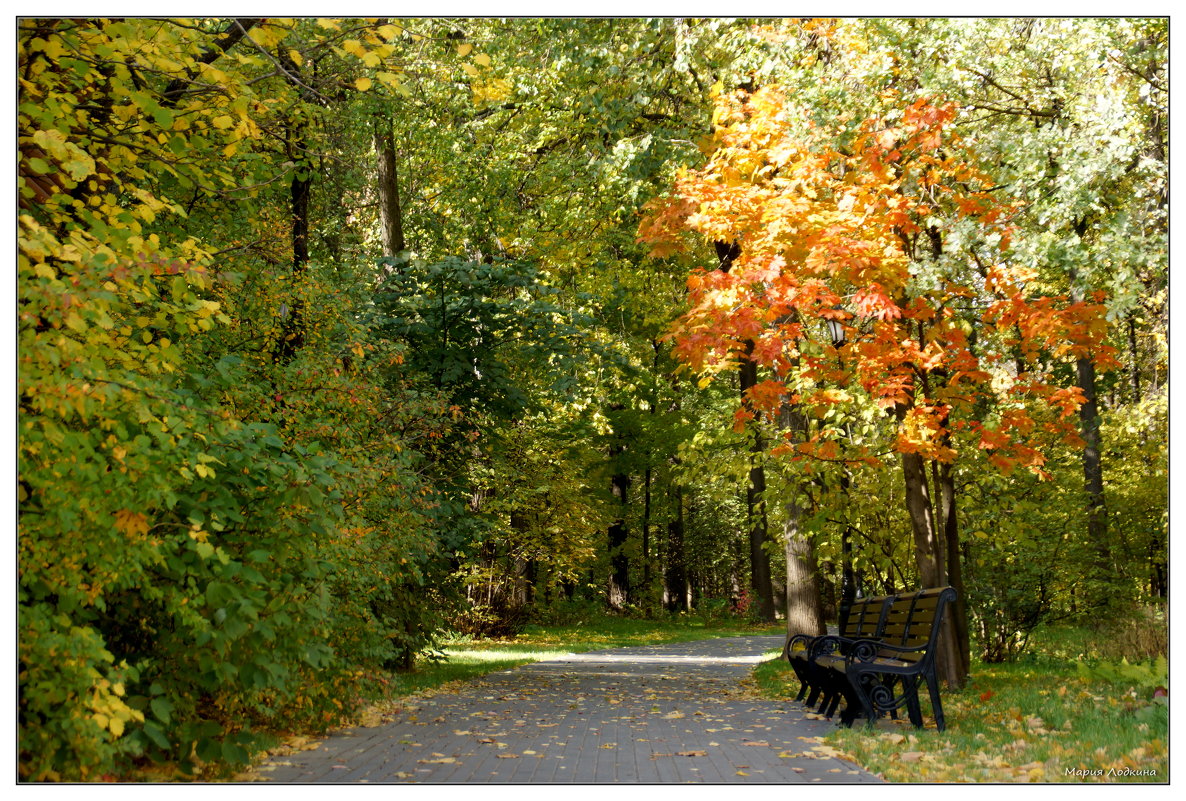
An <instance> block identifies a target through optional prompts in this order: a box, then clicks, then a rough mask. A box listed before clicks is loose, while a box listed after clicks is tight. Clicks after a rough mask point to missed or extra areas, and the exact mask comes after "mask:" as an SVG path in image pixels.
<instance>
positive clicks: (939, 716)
mask: <svg viewBox="0 0 1186 801" xmlns="http://www.w3.org/2000/svg"><path fill="white" fill-rule="evenodd" d="M927 690H929V691H930V693H931V710H932V711H933V712H934V713H935V728H936V729H938V730H939V731H943V729H944V728H945V727H946V721H944V720H943V704H942V702H940V700H939V678H938V677H937V676H935V675H934V674H933V673H932V674H929V675H928V676H927Z"/></svg>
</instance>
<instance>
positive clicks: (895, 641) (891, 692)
mask: <svg viewBox="0 0 1186 801" xmlns="http://www.w3.org/2000/svg"><path fill="white" fill-rule="evenodd" d="M954 600H955V590H954V589H952V588H951V587H936V588H933V589H927V590H922V591H920V592H917V593H913V594H909V595H900V596H898V597H897V598H895V599H893V601H892V602H891V603H890V605H889V608H888V609H887V610H886V614H885V619H884V621H883V624H882V627H881V632H880V636H878V637H868V638H860V639H852V638H840V637H830V636H825V637H821V638H819V641H818V642H817V643H815V652H816V655H815V657H814V659H813V664H814V669H815V672H816V676H817V677H818V680H819V681H820V683H821V685H822V687H823V693H824V694H825V696H826V697H829V698H830V704H829V705H828V708H827V714H828V716H829V717H831V714H832V713H834V712H835V709H836V706H837V704H838V702H839V698H840V697H841V696H843V698H844V701H845V709H844V711H843V713H841V716H840V721H841V723H843V724H844V725H846V726H851V725H852V723H853V721H854V720H855V719H856V717H857V716H858V715H861V714H863V715H864V716H865V719H866V720H868V721H869V723H870V724H872V723H873V722H874V721H875V720H876V719H877V717H878V715H880V714H881V713H883V712H890V713H895V712H896V711H897V710H898V709H900V708H901V707H902V706H903V705H905V707H906V709H907V712H908V713H909V716H910V722H911V723H913V724H914V725H915V726H916V727H917V728H922V711H921V709H920V707H919V702H918V689H919V687H920V686H921V685H922V684H923V683H925V684H926V685H927V690H928V692H929V693H930V698H931V708H932V710H933V712H934V715H935V725H936V727H937V728H938V729H939V731H942V730H943V728H944V725H945V723H944V719H943V706H942V704H941V703H940V699H939V680H938V677H937V676H936V674H935V656H936V651H937V642H938V639H939V632H940V630H941V626H942V622H943V614H944V612H945V610H946V608H947V605H948V604H949V603H951V602H952V601H954ZM833 640H835V641H836V642H832V641H833ZM822 710H823V707H821V711H822Z"/></svg>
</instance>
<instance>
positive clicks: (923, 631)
mask: <svg viewBox="0 0 1186 801" xmlns="http://www.w3.org/2000/svg"><path fill="white" fill-rule="evenodd" d="M954 599H955V590H953V589H952V588H951V587H935V588H933V589H928V590H922V591H920V592H915V593H910V594H907V595H899V596H898V597H897V598H896V599H895V600H894V601H893V603H892V604H890V607H889V609H888V610H887V611H886V616H885V627H884V628H883V629H882V636H881V639H882V641H883V642H886V643H889V644H891V645H898V646H901V647H903V648H921V649H922V650H919V651H913V652H910V653H905V654H901V653H897V652H893V651H885V652H883V656H885V657H887V658H890V659H898V660H901V661H905V662H917V661H919V660H921V659H923V658H924V657H925V656H926V655H927V653H928V652H929V651H930V650H931V648H932V647H933V646H934V643H935V640H936V639H937V638H938V636H939V624H940V623H941V622H942V620H943V610H944V608H945V607H946V606H947V604H948V603H950V602H951V601H952V600H954ZM923 646H928V647H927V648H923Z"/></svg>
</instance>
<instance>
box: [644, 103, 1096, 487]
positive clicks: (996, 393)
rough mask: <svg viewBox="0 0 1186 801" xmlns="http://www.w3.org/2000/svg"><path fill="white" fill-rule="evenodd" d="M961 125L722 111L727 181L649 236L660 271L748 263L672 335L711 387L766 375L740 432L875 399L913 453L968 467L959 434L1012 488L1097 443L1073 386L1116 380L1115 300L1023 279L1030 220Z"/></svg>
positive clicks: (767, 106)
mask: <svg viewBox="0 0 1186 801" xmlns="http://www.w3.org/2000/svg"><path fill="white" fill-rule="evenodd" d="M957 113H958V109H957V107H956V105H955V104H954V103H951V102H944V101H943V100H942V99H938V98H926V97H924V98H920V99H918V100H915V101H914V102H912V103H910V104H909V105H906V106H905V107H899V108H897V109H892V110H890V111H888V112H886V113H885V114H883V115H881V116H879V117H874V118H869V119H866V120H864V121H863V122H862V123H860V124H859V125H856V126H854V127H852V128H850V129H849V130H847V131H845V130H843V129H842V128H841V127H840V126H839V125H838V126H837V128H836V129H835V130H829V129H824V128H823V127H821V126H818V125H816V124H813V123H812V122H811V121H810V120H808V119H807V118H806V116H805V115H804V114H802V113H799V112H798V111H797V109H796V108H795V107H794V106H793V105H792V104H791V102H790V101H789V99H788V98H787V97H786V96H784V94H783V93H782V92H781V91H780V90H779V89H778V88H777V87H768V88H764V89H760V90H758V91H755V92H753V93H747V92H744V91H737V92H734V93H722V94H719V95H718V97H717V103H716V111H715V114H714V124H715V128H716V131H715V136H714V143H713V144H714V149H713V150H712V153H711V156H710V157H709V160H708V163H707V164H706V165H705V166H704V167H702V168H701V169H698V170H684V171H683V172H682V173H681V174H680V175H679V176H678V178H677V180H676V183H675V187H674V191H673V193H672V194H671V195H670V196H668V197H665V198H662V199H660V200H658V201H655V202H652V204H651V205H650V206H649V207H648V209H647V212H646V215H645V217H644V220H643V222H642V225H641V226H640V232H639V233H640V239H641V240H642V241H644V242H647V243H649V244H650V245H651V247H652V255H653V256H656V257H662V256H666V255H670V254H672V253H674V252H676V251H679V250H683V249H685V248H686V247H687V245H688V241H689V238H688V237H687V236H686V234H687V233H688V232H693V233H698V234H701V235H703V236H704V237H707V238H708V239H709V240H710V241H713V242H724V243H736V245H737V246H738V247H739V248H740V253H739V255H737V257H736V258H735V259H734V260H732V262H731V263H730V264H729V266H728V269H720V268H719V266H713V267H703V268H699V269H696V270H694V271H693V273H692V274H691V275H690V276H689V278H688V282H687V284H688V290H689V299H690V304H691V308H690V309H689V311H687V312H686V313H685V314H684V315H683V316H682V317H681V318H680V319H679V320H678V321H677V323H676V325H675V327H674V329H673V330H672V332H671V337H672V339H673V340H674V343H675V346H674V347H675V352H676V354H677V355H678V357H679V358H681V359H682V360H683V361H684V362H685V363H687V364H688V365H689V366H690V367H691V368H692V369H694V370H696V371H697V372H700V373H702V374H705V375H706V376H707V375H711V374H712V373H715V372H718V371H721V370H724V369H727V368H729V367H731V366H732V365H735V364H736V363H737V362H738V361H740V360H742V359H747V358H748V359H751V360H752V361H754V362H755V363H756V364H757V365H758V366H759V367H760V368H762V369H763V370H764V374H765V375H766V376H767V378H766V380H764V381H761V382H759V383H757V384H756V385H755V386H753V387H752V388H750V389H749V390H748V391H747V393H746V394H747V397H746V399H745V402H744V403H743V404H742V405H741V407H740V408H739V409H738V410H737V412H736V423H737V426H738V427H741V426H744V425H745V424H746V423H747V422H748V421H749V420H751V419H752V418H753V417H754V416H755V414H761V413H773V412H774V411H776V410H777V409H778V408H779V407H780V406H781V405H782V404H784V403H792V404H797V405H798V406H799V407H800V408H802V409H803V410H804V411H805V412H806V413H807V414H809V415H812V414H814V415H815V416H816V417H821V418H822V417H823V414H824V412H825V411H826V410H827V409H828V408H829V407H831V406H834V405H838V404H851V403H855V402H858V399H859V398H864V399H866V400H871V401H872V402H874V403H876V404H877V405H878V406H880V407H882V408H884V409H887V410H890V411H893V412H894V414H895V419H896V420H897V426H896V435H895V437H894V442H893V449H894V450H895V451H896V452H898V453H916V454H919V455H920V456H922V457H924V458H927V459H933V460H936V461H939V462H944V463H950V462H951V461H952V460H954V459H955V456H956V451H957V446H956V444H955V435H957V434H958V435H960V436H961V437H962V438H964V439H965V440H967V441H969V442H972V443H975V446H976V447H978V448H980V449H983V450H985V451H987V453H988V456H989V458H990V460H991V461H992V462H993V463H994V464H996V465H997V466H998V467H1000V468H1001V469H1003V470H1005V471H1010V470H1012V469H1014V468H1015V467H1017V466H1023V467H1026V468H1028V469H1030V470H1033V471H1034V472H1036V473H1039V474H1043V468H1042V465H1043V463H1044V456H1043V450H1044V448H1045V447H1047V446H1048V445H1049V444H1050V443H1052V442H1053V441H1056V440H1060V439H1061V440H1063V441H1066V442H1071V443H1076V442H1077V441H1078V435H1077V433H1076V428H1075V420H1074V413H1075V412H1076V410H1077V409H1078V407H1079V405H1080V404H1081V403H1082V393H1081V392H1080V391H1079V390H1078V389H1077V388H1076V387H1073V386H1072V387H1066V386H1061V385H1060V384H1059V383H1058V382H1057V381H1056V380H1055V379H1054V377H1053V369H1054V366H1055V365H1056V364H1058V363H1060V362H1064V363H1065V362H1067V361H1069V360H1073V359H1075V358H1078V357H1080V356H1084V355H1087V356H1090V357H1091V358H1093V359H1095V360H1096V363H1097V366H1099V367H1102V368H1106V367H1109V366H1112V365H1114V364H1115V361H1114V358H1113V355H1112V351H1111V349H1109V348H1108V347H1107V346H1105V345H1104V337H1105V334H1106V329H1107V325H1106V320H1105V318H1104V308H1103V306H1102V304H1101V303H1100V300H1101V298H1099V297H1096V298H1091V299H1089V300H1085V301H1079V302H1072V301H1070V300H1068V299H1067V298H1066V297H1065V296H1061V295H1057V294H1052V293H1051V292H1050V291H1049V287H1047V286H1045V285H1042V284H1041V283H1040V282H1039V281H1038V275H1037V273H1036V272H1035V271H1034V270H1032V269H1029V268H1026V267H1023V266H1019V265H1016V264H1012V263H1010V261H1009V253H1010V240H1011V237H1012V235H1013V231H1012V229H1011V226H1010V219H1011V217H1012V215H1013V214H1014V213H1015V212H1016V210H1017V206H1016V205H1015V204H1014V203H1011V202H1010V201H1008V200H1007V199H1002V197H1001V193H1000V188H999V187H995V186H994V185H993V183H992V181H991V179H990V177H989V176H988V175H987V174H986V173H985V172H984V171H983V170H981V169H980V168H979V167H977V166H976V165H975V164H974V163H973V161H972V160H971V158H970V157H968V156H967V150H966V148H964V147H963V144H962V143H961V140H960V137H959V136H958V134H957V133H956V132H955V131H953V130H952V127H953V126H952V123H953V122H954V120H955V119H956V116H957ZM957 240H958V242H957ZM828 321H834V322H837V323H840V325H841V326H842V327H843V330H844V333H845V336H844V342H843V344H842V345H840V346H837V345H836V344H833V340H832V339H831V337H829V336H828V334H827V328H826V327H825V324H826V323H827V322H828ZM750 342H752V343H753V344H752V346H749V345H748V344H747V343H750ZM986 399H991V401H992V404H991V405H992V410H993V411H992V413H991V414H986V413H985V411H984V405H985V401H986ZM785 436H786V437H787V438H788V439H789V437H790V432H786V433H785ZM841 436H842V432H841V431H840V430H839V429H838V428H836V427H828V426H826V425H824V426H820V427H818V430H817V431H816V432H815V433H814V434H813V435H812V436H811V437H810V438H809V439H808V440H807V441H801V442H797V443H791V442H787V441H784V442H782V443H780V444H778V445H777V446H776V447H775V452H776V453H789V454H791V455H792V456H793V457H794V458H799V459H824V460H835V459H838V458H841V457H840V455H839V450H838V448H837V440H839V439H840V438H841ZM843 458H845V459H851V460H869V459H872V458H873V454H871V453H870V452H869V451H867V450H861V449H851V448H850V449H847V451H846V455H845V456H844V457H843Z"/></svg>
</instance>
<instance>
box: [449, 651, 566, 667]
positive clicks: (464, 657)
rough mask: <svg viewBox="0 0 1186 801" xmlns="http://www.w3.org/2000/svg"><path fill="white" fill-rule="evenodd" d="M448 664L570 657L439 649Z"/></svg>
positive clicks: (535, 653)
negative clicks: (447, 660)
mask: <svg viewBox="0 0 1186 801" xmlns="http://www.w3.org/2000/svg"><path fill="white" fill-rule="evenodd" d="M441 653H443V654H444V655H445V656H446V657H447V658H448V659H449V661H450V662H455V663H462V664H465V663H469V664H481V663H484V662H516V663H518V662H524V661H531V662H539V661H542V660H545V659H562V658H564V657H566V656H572V654H571V653H569V652H564V651H551V650H548V651H539V650H536V651H530V650H522V649H515V650H512V649H509V648H489V649H483V650H477V649H469V648H443V649H441Z"/></svg>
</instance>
